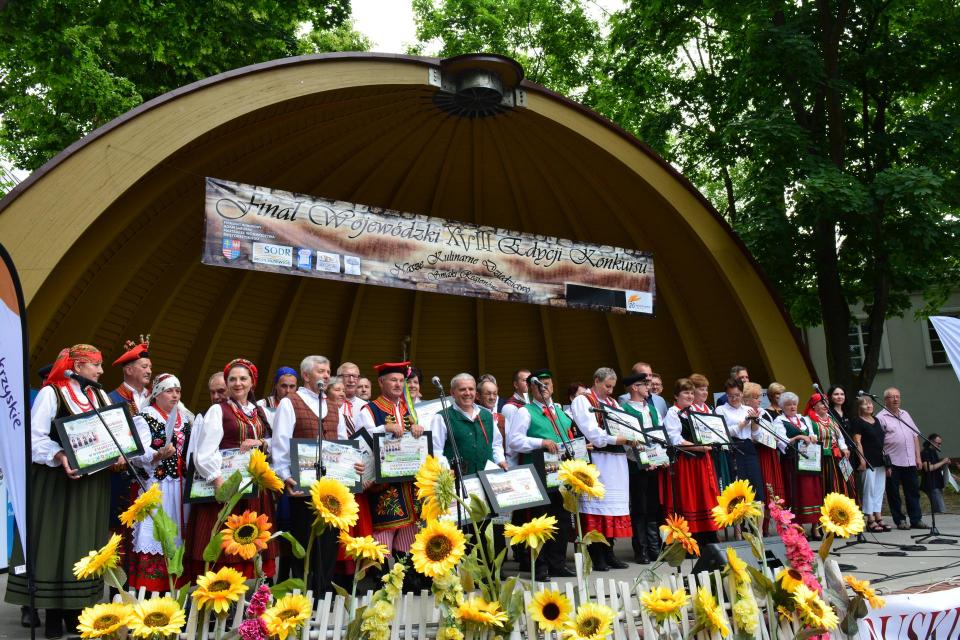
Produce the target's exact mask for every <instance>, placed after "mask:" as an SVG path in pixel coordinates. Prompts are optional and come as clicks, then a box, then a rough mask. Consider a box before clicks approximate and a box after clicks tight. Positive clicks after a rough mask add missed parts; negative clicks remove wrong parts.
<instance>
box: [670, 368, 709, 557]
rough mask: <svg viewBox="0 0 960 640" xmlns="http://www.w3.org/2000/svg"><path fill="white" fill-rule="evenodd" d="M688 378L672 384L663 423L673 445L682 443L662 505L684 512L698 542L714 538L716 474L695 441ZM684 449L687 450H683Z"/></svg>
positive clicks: (704, 448) (691, 389)
mask: <svg viewBox="0 0 960 640" xmlns="http://www.w3.org/2000/svg"><path fill="white" fill-rule="evenodd" d="M696 388H697V387H696V385H695V384H694V383H693V381H691V379H690V378H680V379H679V380H677V381H676V383H674V386H673V398H674V402H673V406H672V407H670V408H669V409H668V410H667V416H666V417H665V418H664V419H663V427H664V430H665V431H666V432H667V440H668V441H669V442H670V444H671V445H673V446H675V447H676V446H679V447H683V450H682V451H680V452H678V453H677V455H676V458H675V462H674V467H675V468H674V470H673V474H674V475H673V477H672V478H671V480H670V482H668V483H666V484H665V485H664V489H666V491H665V495H664V499H663V504H664V507H665V508H667V509H670V510H671V511H672V512H673V513H676V514H678V515H680V516H683V517H684V518H685V519H686V521H687V522H688V523H689V525H690V532H691V533H692V534H693V537H694V538H696V539H697V541H698V542H700V543H701V544H707V543H710V542H716V541H717V524H716V522H714V520H713V513H712V511H713V508H714V507H715V506H717V476H716V473H715V472H714V469H713V461H712V460H711V459H710V455H709V453H710V449H711V447H708V446H702V447H701V446H697V445H696V442H694V436H693V429H692V426H691V422H690V417H689V414H690V410H691V408H692V405H693V400H694V397H695V395H696ZM684 452H687V453H684Z"/></svg>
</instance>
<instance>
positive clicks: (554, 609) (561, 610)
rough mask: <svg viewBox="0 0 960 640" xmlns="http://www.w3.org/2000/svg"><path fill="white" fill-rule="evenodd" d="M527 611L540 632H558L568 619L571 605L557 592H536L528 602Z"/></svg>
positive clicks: (571, 609)
mask: <svg viewBox="0 0 960 640" xmlns="http://www.w3.org/2000/svg"><path fill="white" fill-rule="evenodd" d="M527 611H528V612H529V613H530V617H531V618H533V619H534V620H535V621H536V623H537V626H538V627H540V630H541V631H543V632H549V631H560V630H561V629H563V624H564V623H565V622H566V621H567V619H568V618H569V617H570V612H571V611H573V605H572V604H570V600H569V599H568V598H567V596H565V595H563V594H562V593H560V592H559V591H538V592H537V593H535V594H534V595H533V598H532V599H531V600H530V605H529V606H528V607H527Z"/></svg>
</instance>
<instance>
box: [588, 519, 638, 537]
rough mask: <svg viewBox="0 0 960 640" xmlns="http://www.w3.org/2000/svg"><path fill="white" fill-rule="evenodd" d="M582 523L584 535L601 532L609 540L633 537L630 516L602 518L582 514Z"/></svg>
mask: <svg viewBox="0 0 960 640" xmlns="http://www.w3.org/2000/svg"><path fill="white" fill-rule="evenodd" d="M580 523H581V525H582V526H583V532H584V533H586V532H587V531H599V532H600V533H602V534H603V537H604V538H606V539H607V540H612V539H613V538H632V537H633V526H632V525H631V524H630V516H601V515H597V514H595V513H581V514H580Z"/></svg>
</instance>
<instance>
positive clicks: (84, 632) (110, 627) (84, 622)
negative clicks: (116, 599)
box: [77, 603, 133, 638]
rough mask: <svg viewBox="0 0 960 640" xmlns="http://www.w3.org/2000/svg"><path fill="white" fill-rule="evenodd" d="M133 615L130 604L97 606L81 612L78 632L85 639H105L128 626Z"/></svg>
mask: <svg viewBox="0 0 960 640" xmlns="http://www.w3.org/2000/svg"><path fill="white" fill-rule="evenodd" d="M132 613H133V612H132V610H131V609H130V605H128V604H113V603H110V604H95V605H93V606H92V607H87V608H86V609H84V610H83V611H81V612H80V617H79V618H77V630H78V631H80V635H81V637H83V638H103V637H105V636H109V635H111V634H113V633H116V632H117V631H119V630H120V628H121V627H123V626H124V625H126V624H127V622H129V620H130V616H131V615H132Z"/></svg>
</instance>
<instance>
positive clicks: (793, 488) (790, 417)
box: [777, 391, 823, 539]
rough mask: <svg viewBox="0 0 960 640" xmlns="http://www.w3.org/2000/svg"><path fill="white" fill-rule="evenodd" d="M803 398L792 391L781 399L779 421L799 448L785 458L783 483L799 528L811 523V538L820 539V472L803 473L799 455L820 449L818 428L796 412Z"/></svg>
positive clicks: (789, 451) (784, 394) (821, 497)
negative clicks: (818, 527) (817, 530)
mask: <svg viewBox="0 0 960 640" xmlns="http://www.w3.org/2000/svg"><path fill="white" fill-rule="evenodd" d="M799 404H800V398H799V397H798V396H797V394H795V393H793V392H791V391H785V392H784V393H783V395H781V396H780V407H781V408H782V409H783V414H781V415H780V416H779V417H778V418H777V422H778V423H779V424H780V425H782V426H783V429H784V431H785V432H786V434H787V439H788V440H789V441H790V442H791V443H796V444H797V449H793V448H791V449H789V450H788V452H787V455H786V456H784V459H783V462H784V465H783V483H784V488H785V489H786V493H787V499H786V502H787V506H789V507H790V508H791V509H792V510H793V513H794V515H795V516H796V519H795V520H794V522H796V523H797V524H799V525H803V524H809V525H810V535H811V536H812V537H814V538H815V539H816V538H818V534H817V532H816V529H817V523H818V522H819V521H820V506H821V505H822V504H823V489H822V486H823V485H822V484H821V483H820V473H819V472H817V471H800V470H799V468H798V464H799V456H802V455H804V454H805V451H804V450H805V449H806V450H813V449H815V448H816V447H819V446H820V445H819V439H818V435H817V425H816V423H814V422H812V421H811V420H810V419H809V418H807V417H806V416H801V415H799V414H798V413H797V407H798V405H799Z"/></svg>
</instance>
